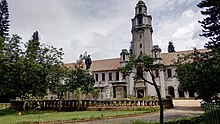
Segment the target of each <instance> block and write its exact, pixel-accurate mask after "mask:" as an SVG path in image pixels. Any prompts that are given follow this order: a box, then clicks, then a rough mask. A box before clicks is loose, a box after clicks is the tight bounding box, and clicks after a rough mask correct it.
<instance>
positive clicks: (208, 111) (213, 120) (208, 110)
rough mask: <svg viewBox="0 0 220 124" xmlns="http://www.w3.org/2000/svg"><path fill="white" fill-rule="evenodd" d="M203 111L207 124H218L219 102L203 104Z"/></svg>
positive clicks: (219, 118)
mask: <svg viewBox="0 0 220 124" xmlns="http://www.w3.org/2000/svg"><path fill="white" fill-rule="evenodd" d="M203 105H204V106H203V107H204V109H205V121H206V122H207V123H208V124H220V101H218V102H207V103H204V104H203Z"/></svg>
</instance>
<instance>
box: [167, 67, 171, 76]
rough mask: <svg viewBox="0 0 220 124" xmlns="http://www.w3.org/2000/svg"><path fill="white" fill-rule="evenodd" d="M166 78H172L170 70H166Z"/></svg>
mask: <svg viewBox="0 0 220 124" xmlns="http://www.w3.org/2000/svg"><path fill="white" fill-rule="evenodd" d="M167 77H172V72H171V69H167Z"/></svg>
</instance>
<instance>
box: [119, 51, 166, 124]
mask: <svg viewBox="0 0 220 124" xmlns="http://www.w3.org/2000/svg"><path fill="white" fill-rule="evenodd" d="M155 62H156V59H155V58H152V57H150V56H147V55H141V56H138V57H135V56H132V57H130V60H129V61H128V63H127V64H126V65H125V66H124V67H120V68H119V71H120V72H121V73H123V74H124V75H130V73H132V72H133V69H134V68H137V69H138V68H141V69H140V70H141V74H139V73H138V71H137V72H136V73H135V75H136V76H135V77H134V79H135V80H138V79H141V80H143V81H144V82H145V83H148V84H150V85H152V86H154V88H155V90H156V92H157V96H158V99H159V104H160V124H163V102H162V98H161V94H160V89H159V88H158V86H157V83H156V81H155V77H156V76H155V73H154V72H155V70H157V69H161V67H162V65H161V64H156V63H155ZM143 72H146V73H148V74H149V75H150V76H151V80H147V79H146V78H145V77H144V76H143Z"/></svg>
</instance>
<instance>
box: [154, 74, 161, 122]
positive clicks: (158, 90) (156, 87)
mask: <svg viewBox="0 0 220 124" xmlns="http://www.w3.org/2000/svg"><path fill="white" fill-rule="evenodd" d="M152 81H153V84H154V87H155V89H156V92H157V96H158V99H159V104H160V124H163V101H162V98H161V95H160V89H159V88H158V86H157V84H156V82H155V78H154V77H152Z"/></svg>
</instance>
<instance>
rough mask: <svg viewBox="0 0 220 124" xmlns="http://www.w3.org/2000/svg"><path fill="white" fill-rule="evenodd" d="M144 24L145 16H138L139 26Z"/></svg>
mask: <svg viewBox="0 0 220 124" xmlns="http://www.w3.org/2000/svg"><path fill="white" fill-rule="evenodd" d="M142 23H143V16H142V15H139V16H138V24H139V25H142Z"/></svg>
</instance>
